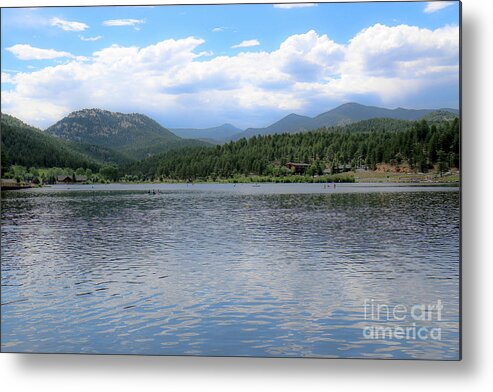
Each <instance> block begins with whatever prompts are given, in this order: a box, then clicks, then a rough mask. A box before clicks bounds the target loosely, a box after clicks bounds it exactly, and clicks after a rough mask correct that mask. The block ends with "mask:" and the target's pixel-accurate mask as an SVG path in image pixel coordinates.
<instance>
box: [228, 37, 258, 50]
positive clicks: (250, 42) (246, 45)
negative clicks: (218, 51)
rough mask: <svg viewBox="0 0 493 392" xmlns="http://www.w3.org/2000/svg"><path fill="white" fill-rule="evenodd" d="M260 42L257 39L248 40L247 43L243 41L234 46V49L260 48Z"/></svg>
mask: <svg viewBox="0 0 493 392" xmlns="http://www.w3.org/2000/svg"><path fill="white" fill-rule="evenodd" d="M258 45H260V42H258V40H256V39H248V40H245V41H241V42H240V43H239V44H236V45H233V46H232V48H233V49H235V48H251V47H252V46H258Z"/></svg>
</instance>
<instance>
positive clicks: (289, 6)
mask: <svg viewBox="0 0 493 392" xmlns="http://www.w3.org/2000/svg"><path fill="white" fill-rule="evenodd" d="M316 6H317V4H315V3H285V4H274V8H281V9H292V8H307V7H316Z"/></svg>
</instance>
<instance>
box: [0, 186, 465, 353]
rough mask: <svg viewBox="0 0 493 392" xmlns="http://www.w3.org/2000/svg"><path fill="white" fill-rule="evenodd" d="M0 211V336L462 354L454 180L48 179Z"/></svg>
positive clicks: (93, 348) (60, 347) (191, 347)
mask: <svg viewBox="0 0 493 392" xmlns="http://www.w3.org/2000/svg"><path fill="white" fill-rule="evenodd" d="M150 187H151V189H152V188H154V189H155V190H158V189H159V193H158V194H157V193H156V194H154V195H153V194H148V192H147V191H148V190H149V189H150ZM1 222H2V226H1V245H2V246H1V257H2V258H1V272H2V279H1V283H2V298H1V300H2V306H1V316H2V325H1V327H2V329H1V343H2V351H13V352H31V351H34V352H83V353H130V354H156V355H237V356H275V357H279V356H281V357H284V356H287V357H290V356H306V357H349V358H353V357H357V358H427V359H457V358H458V356H459V231H460V229H459V225H460V199H459V190H458V188H457V187H435V186H433V187H430V186H426V187H424V186H402V185H371V186H370V185H364V184H340V185H337V187H336V188H335V189H334V188H333V187H332V186H330V187H328V188H324V186H323V185H321V184H278V185H268V184H262V185H260V186H252V185H251V184H241V185H236V186H234V185H232V184H231V185H229V184H227V185H188V186H187V185H152V186H150V185H98V186H94V187H92V186H84V185H79V186H53V187H49V188H41V189H32V190H25V191H14V192H3V193H2V204H1ZM425 305H426V307H425ZM429 305H432V306H435V307H434V308H433V307H429ZM396 307H397V308H396ZM377 308H378V309H379V313H378V315H377V313H376V312H375V310H376V309H377ZM395 310H397V313H396V312H395ZM377 316H378V317H377ZM394 316H395V317H394ZM421 316H423V317H421ZM379 328H380V331H382V330H383V328H388V329H386V330H385V332H388V333H389V334H388V335H387V334H386V333H385V334H384V335H378V333H374V334H373V335H372V331H373V332H375V331H378V330H379ZM399 328H402V330H404V331H405V333H407V336H405V337H404V338H403V337H402V334H401V333H400V330H399ZM406 328H407V329H406ZM413 330H414V331H417V334H415V335H414V338H413V335H412V331H413ZM438 332H440V334H439V336H438ZM425 335H426V336H425Z"/></svg>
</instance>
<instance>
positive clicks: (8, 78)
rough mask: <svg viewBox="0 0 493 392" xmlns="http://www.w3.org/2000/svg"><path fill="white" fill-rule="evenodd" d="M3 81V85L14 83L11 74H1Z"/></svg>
mask: <svg viewBox="0 0 493 392" xmlns="http://www.w3.org/2000/svg"><path fill="white" fill-rule="evenodd" d="M1 81H2V84H3V83H5V84H7V83H12V78H11V76H10V74H8V73H7V72H2V73H1Z"/></svg>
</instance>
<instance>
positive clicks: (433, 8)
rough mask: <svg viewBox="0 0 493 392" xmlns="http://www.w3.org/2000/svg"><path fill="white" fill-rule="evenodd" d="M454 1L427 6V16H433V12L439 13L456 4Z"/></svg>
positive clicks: (425, 9)
mask: <svg viewBox="0 0 493 392" xmlns="http://www.w3.org/2000/svg"><path fill="white" fill-rule="evenodd" d="M454 3H455V2H454V1H433V2H429V3H427V4H426V6H425V8H424V12H425V14H432V13H433V12H437V11H440V10H443V9H444V8H447V7H449V6H451V5H452V4H454Z"/></svg>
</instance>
